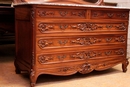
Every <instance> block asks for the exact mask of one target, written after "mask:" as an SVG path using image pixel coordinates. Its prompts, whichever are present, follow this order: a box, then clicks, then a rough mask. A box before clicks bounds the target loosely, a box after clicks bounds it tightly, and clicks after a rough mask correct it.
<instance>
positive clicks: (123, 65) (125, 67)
mask: <svg viewBox="0 0 130 87" xmlns="http://www.w3.org/2000/svg"><path fill="white" fill-rule="evenodd" d="M128 65H129V61H128V59H126V60H125V61H124V62H123V63H122V69H123V72H126V71H127V66H128Z"/></svg>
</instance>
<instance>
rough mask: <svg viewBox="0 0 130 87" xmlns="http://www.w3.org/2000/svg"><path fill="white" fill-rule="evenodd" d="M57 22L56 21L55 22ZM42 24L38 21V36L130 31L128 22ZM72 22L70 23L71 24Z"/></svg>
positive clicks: (51, 22)
mask: <svg viewBox="0 0 130 87" xmlns="http://www.w3.org/2000/svg"><path fill="white" fill-rule="evenodd" d="M54 21H55V20H54ZM54 21H50V22H42V20H41V21H37V23H36V32H37V34H46V33H74V32H75V33H77V32H81V33H84V32H85V33H89V32H96V33H97V32H104V31H107V32H108V31H111V32H113V31H122V32H126V31H127V29H128V22H122V21H120V22H119V21H118V22H113V21H112V22H111V23H110V22H109V23H108V21H102V22H93V21H86V20H85V21H84V22H75V23H72V22H71V20H67V21H65V20H62V21H63V22H62V23H59V22H57V21H55V23H54ZM69 22H70V23H69Z"/></svg>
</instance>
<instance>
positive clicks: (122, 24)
mask: <svg viewBox="0 0 130 87" xmlns="http://www.w3.org/2000/svg"><path fill="white" fill-rule="evenodd" d="M115 27H116V28H117V29H119V30H126V29H127V28H126V26H125V24H124V23H121V24H120V25H118V26H115Z"/></svg>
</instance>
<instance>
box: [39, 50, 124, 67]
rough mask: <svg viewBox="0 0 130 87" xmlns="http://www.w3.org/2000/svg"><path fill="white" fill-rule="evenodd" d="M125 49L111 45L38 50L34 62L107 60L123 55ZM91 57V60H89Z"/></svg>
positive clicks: (54, 62) (53, 62)
mask: <svg viewBox="0 0 130 87" xmlns="http://www.w3.org/2000/svg"><path fill="white" fill-rule="evenodd" d="M125 55H126V49H125V48H124V47H116V48H115V47H111V48H109V47H108V48H107V47H106V48H102V47H100V48H95V49H83V50H79V49H78V50H70V51H59V52H48V53H44V52H40V53H37V54H36V63H37V64H38V65H44V64H58V63H66V62H75V61H88V62H93V61H95V60H96V59H97V60H100V59H101V58H103V59H102V60H107V59H109V58H111V57H114V58H119V57H125ZM90 59H92V60H90Z"/></svg>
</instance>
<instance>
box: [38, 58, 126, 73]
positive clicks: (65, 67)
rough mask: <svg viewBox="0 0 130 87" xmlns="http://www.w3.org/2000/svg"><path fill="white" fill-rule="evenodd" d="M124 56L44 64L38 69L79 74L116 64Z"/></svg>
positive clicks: (45, 71)
mask: <svg viewBox="0 0 130 87" xmlns="http://www.w3.org/2000/svg"><path fill="white" fill-rule="evenodd" d="M123 60H124V58H122V57H118V59H117V58H109V59H108V60H104V59H100V60H95V61H96V62H87V61H86V62H85V61H82V62H80V61H79V62H70V63H62V62H61V63H59V64H53V65H51V64H50V65H48V64H47V65H44V66H45V67H44V66H39V67H38V70H39V71H40V72H43V73H44V74H52V75H71V74H75V73H77V72H79V73H81V74H86V73H90V72H92V71H93V70H99V71H100V70H106V69H109V68H111V67H113V66H115V65H116V64H119V63H122V61H123Z"/></svg>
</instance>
